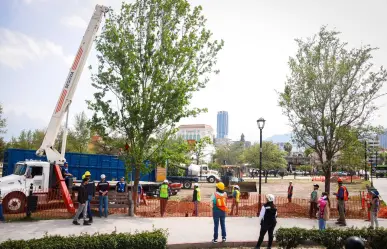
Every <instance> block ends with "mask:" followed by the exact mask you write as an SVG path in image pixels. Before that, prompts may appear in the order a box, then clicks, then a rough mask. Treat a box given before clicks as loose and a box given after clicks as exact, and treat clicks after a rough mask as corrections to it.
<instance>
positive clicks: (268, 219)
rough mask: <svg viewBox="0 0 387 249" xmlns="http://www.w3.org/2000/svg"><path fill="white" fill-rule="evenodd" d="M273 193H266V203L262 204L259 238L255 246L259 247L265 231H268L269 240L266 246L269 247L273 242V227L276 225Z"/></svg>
mask: <svg viewBox="0 0 387 249" xmlns="http://www.w3.org/2000/svg"><path fill="white" fill-rule="evenodd" d="M274 199H275V197H274V195H272V194H268V195H266V203H265V204H264V205H263V206H262V208H261V212H260V213H259V218H261V230H260V233H259V239H258V242H257V245H256V246H255V248H260V247H261V244H262V242H263V238H264V237H265V235H266V232H268V233H269V242H268V245H267V248H271V245H272V243H273V233H274V228H275V226H276V225H277V207H276V206H275V205H274Z"/></svg>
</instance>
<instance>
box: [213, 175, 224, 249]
mask: <svg viewBox="0 0 387 249" xmlns="http://www.w3.org/2000/svg"><path fill="white" fill-rule="evenodd" d="M211 201H212V215H213V219H214V238H213V240H212V243H214V244H215V243H218V230H219V223H220V227H221V229H222V242H226V212H227V211H228V209H227V193H226V192H225V191H224V184H223V182H218V183H217V184H216V192H215V193H214V194H213V195H212V196H211Z"/></svg>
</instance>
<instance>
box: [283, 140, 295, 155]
mask: <svg viewBox="0 0 387 249" xmlns="http://www.w3.org/2000/svg"><path fill="white" fill-rule="evenodd" d="M292 149H293V146H292V144H291V143H289V142H287V143H285V145H284V150H285V151H286V152H287V153H288V155H290V153H291V152H292Z"/></svg>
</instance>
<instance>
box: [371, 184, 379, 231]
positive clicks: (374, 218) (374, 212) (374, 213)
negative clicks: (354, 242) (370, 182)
mask: <svg viewBox="0 0 387 249" xmlns="http://www.w3.org/2000/svg"><path fill="white" fill-rule="evenodd" d="M371 193H372V201H371V227H370V228H371V229H374V228H376V229H377V228H379V222H378V213H379V209H380V199H379V192H378V191H377V190H374V191H371ZM374 223H375V227H374Z"/></svg>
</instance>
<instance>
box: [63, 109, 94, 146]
mask: <svg viewBox="0 0 387 249" xmlns="http://www.w3.org/2000/svg"><path fill="white" fill-rule="evenodd" d="M89 124H90V123H89V119H88V118H87V116H86V114H85V112H80V113H78V114H76V115H75V123H74V128H72V129H70V130H69V133H68V134H69V135H68V143H69V146H70V147H71V148H72V149H73V151H75V152H79V153H85V152H88V146H89V143H90V136H91V132H90V125H89Z"/></svg>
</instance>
